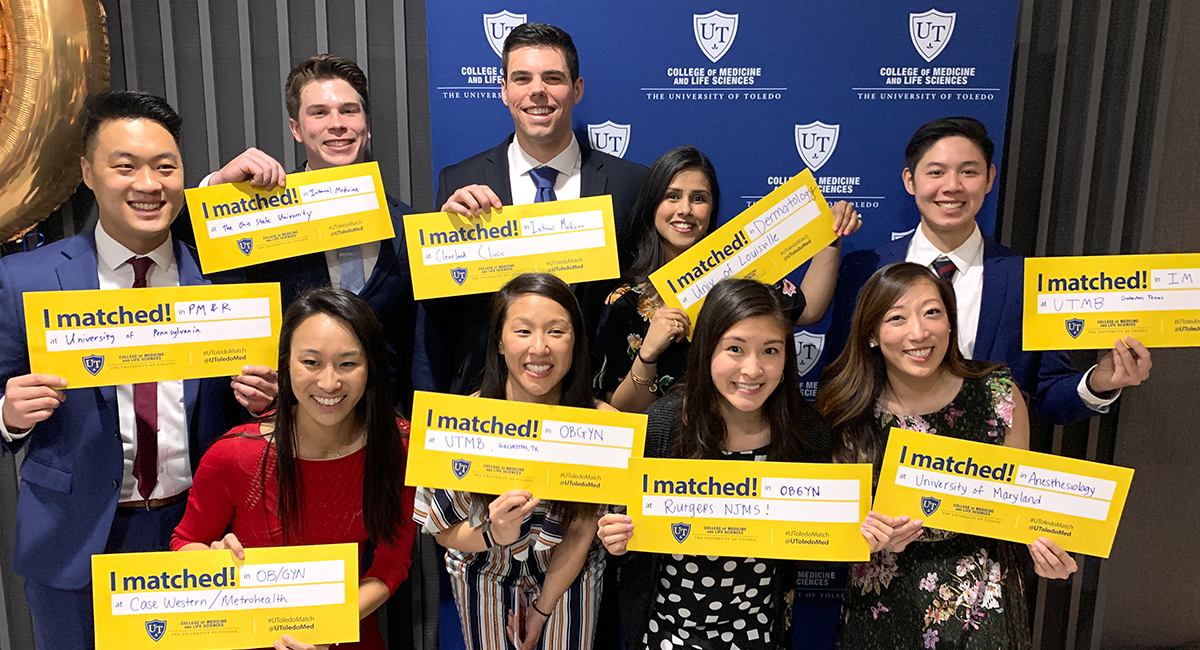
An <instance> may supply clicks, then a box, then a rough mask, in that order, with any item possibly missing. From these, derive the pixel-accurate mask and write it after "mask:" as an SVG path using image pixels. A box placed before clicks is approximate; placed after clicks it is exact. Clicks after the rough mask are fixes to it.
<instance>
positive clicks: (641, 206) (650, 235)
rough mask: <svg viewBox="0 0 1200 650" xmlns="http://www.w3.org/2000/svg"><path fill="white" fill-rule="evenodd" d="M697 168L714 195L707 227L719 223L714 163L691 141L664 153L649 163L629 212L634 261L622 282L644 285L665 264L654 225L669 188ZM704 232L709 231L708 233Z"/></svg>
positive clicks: (718, 193) (718, 188)
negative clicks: (684, 172)
mask: <svg viewBox="0 0 1200 650" xmlns="http://www.w3.org/2000/svg"><path fill="white" fill-rule="evenodd" d="M688 170H695V171H698V172H700V173H701V174H704V177H705V178H707V179H708V189H709V194H711V195H712V211H711V212H710V213H709V217H708V230H709V231H710V232H711V231H712V229H713V228H714V227H715V226H716V225H717V209H718V208H720V207H721V188H720V187H719V186H718V185H717V171H716V170H715V169H713V165H712V162H711V161H710V160H709V159H708V156H705V155H704V154H703V153H701V152H700V150H699V149H697V148H696V147H694V146H692V145H690V144H688V145H684V146H682V147H675V148H674V149H672V150H670V151H668V152H667V153H664V154H663V155H661V156H659V157H658V160H655V161H654V164H653V165H651V166H650V172H649V173H648V174H646V180H644V181H642V189H641V190H639V191H638V195H637V199H635V200H634V202H633V209H632V211H631V212H630V221H631V222H632V226H631V231H632V233H633V234H632V237H631V239H632V241H636V242H637V251H635V253H634V257H633V262H631V263H630V265H629V268H628V269H626V271H625V275H624V276H622V278H621V281H622V282H624V283H628V284H629V285H630V286H638V285H641V284H645V283H646V280H647V278H649V277H650V274H651V273H654V272H655V271H657V270H658V269H659V268H661V267H662V265H663V264H664V259H663V258H664V255H663V245H662V238H661V237H660V236H659V235H658V229H657V228H656V227H655V225H654V216H655V214H657V212H658V206H659V204H660V203H662V202H663V199H664V198H666V196H667V188H669V187H670V186H671V181H672V180H674V179H675V175H676V174H678V173H679V172H683V171H688ZM705 234H708V233H707V232H706V233H705Z"/></svg>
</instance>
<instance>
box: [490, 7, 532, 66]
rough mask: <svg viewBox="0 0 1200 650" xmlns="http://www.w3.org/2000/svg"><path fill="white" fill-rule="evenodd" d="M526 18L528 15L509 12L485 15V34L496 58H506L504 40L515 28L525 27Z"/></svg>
mask: <svg viewBox="0 0 1200 650" xmlns="http://www.w3.org/2000/svg"><path fill="white" fill-rule="evenodd" d="M526 17H527V14H514V13H512V12H511V11H508V10H505V11H501V12H500V13H495V14H484V15H483V33H484V34H486V35H487V40H488V45H491V46H492V51H493V52H495V53H496V56H504V54H503V53H504V39H506V38H508V33H509V32H511V31H512V30H513V28H514V27H516V26H517V25H524V24H525V20H526Z"/></svg>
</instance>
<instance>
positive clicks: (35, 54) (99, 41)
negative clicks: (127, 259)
mask: <svg viewBox="0 0 1200 650" xmlns="http://www.w3.org/2000/svg"><path fill="white" fill-rule="evenodd" d="M108 63H109V60H108V35H107V32H106V30H105V24H104V8H103V7H102V6H101V5H100V2H99V0H0V241H8V240H9V239H11V238H13V237H14V236H18V235H20V234H21V233H23V232H25V231H26V230H28V229H29V228H30V227H32V226H33V225H35V224H37V222H39V221H41V220H42V219H45V218H46V217H47V216H48V215H49V214H50V213H51V212H53V211H54V210H55V209H57V208H58V206H59V205H61V204H62V202H63V201H65V200H66V199H67V197H69V196H71V193H72V192H74V191H75V188H76V187H78V186H79V181H80V180H81V178H82V175H81V172H80V169H79V157H80V155H82V154H83V142H82V141H81V138H82V119H81V113H82V112H83V105H84V100H85V99H86V98H87V96H88V94H89V93H92V92H95V91H98V90H103V89H105V88H107V87H108V81H109V68H108Z"/></svg>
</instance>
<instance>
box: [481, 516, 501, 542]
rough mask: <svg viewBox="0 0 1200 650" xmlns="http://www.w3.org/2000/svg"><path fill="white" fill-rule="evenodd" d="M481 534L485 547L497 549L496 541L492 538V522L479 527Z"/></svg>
mask: <svg viewBox="0 0 1200 650" xmlns="http://www.w3.org/2000/svg"><path fill="white" fill-rule="evenodd" d="M479 532H480V533H482V534H483V545H484V546H485V547H486V548H496V547H497V546H498V544H496V540H495V539H493V538H492V520H491V519H488V520H487V521H485V522H483V523H482V524H480V525H479Z"/></svg>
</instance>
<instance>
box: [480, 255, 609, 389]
mask: <svg viewBox="0 0 1200 650" xmlns="http://www.w3.org/2000/svg"><path fill="white" fill-rule="evenodd" d="M530 294H532V295H535V296H542V297H543V298H549V299H550V300H553V301H554V302H556V303H558V304H559V305H560V306H562V308H563V309H565V310H566V311H567V314H568V315H569V316H570V317H571V333H572V335H573V337H574V340H575V345H574V347H572V349H571V368H570V370H567V374H566V375H564V376H563V378H562V384H561V386H562V395H561V396H560V397H559V399H558V403H559V405H561V406H578V407H580V408H588V409H590V408H594V407H595V406H596V399H595V397H594V396H593V394H592V387H591V382H590V381H589V378H590V377H591V376H592V372H591V363H590V359H589V356H588V341H587V326H586V325H584V323H583V311H582V310H580V308H579V301H578V300H576V299H575V294H574V293H572V292H571V287H569V286H567V283H566V282H563V281H562V280H560V279H558V278H557V277H555V276H553V275H550V274H549V273H522V274H521V275H518V276H517V277H515V278H513V279H511V280H509V281H508V284H506V285H504V286H503V287H502V288H501V289H500V290H499V291H497V292H496V293H495V295H493V296H492V312H491V321H490V324H489V326H488V341H487V351H488V353H487V358H486V359H485V360H484V363H483V383H482V384H481V385H480V387H479V396H480V397H490V398H492V399H507V397H508V395H507V393H506V392H505V391H506V388H507V386H508V365H507V364H506V363H504V355H502V354H500V337H501V335H502V333H503V332H504V322H505V320H507V319H508V306H509V305H511V304H512V303H513V301H514V300H516V299H517V298H520V297H521V296H525V295H530Z"/></svg>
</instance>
